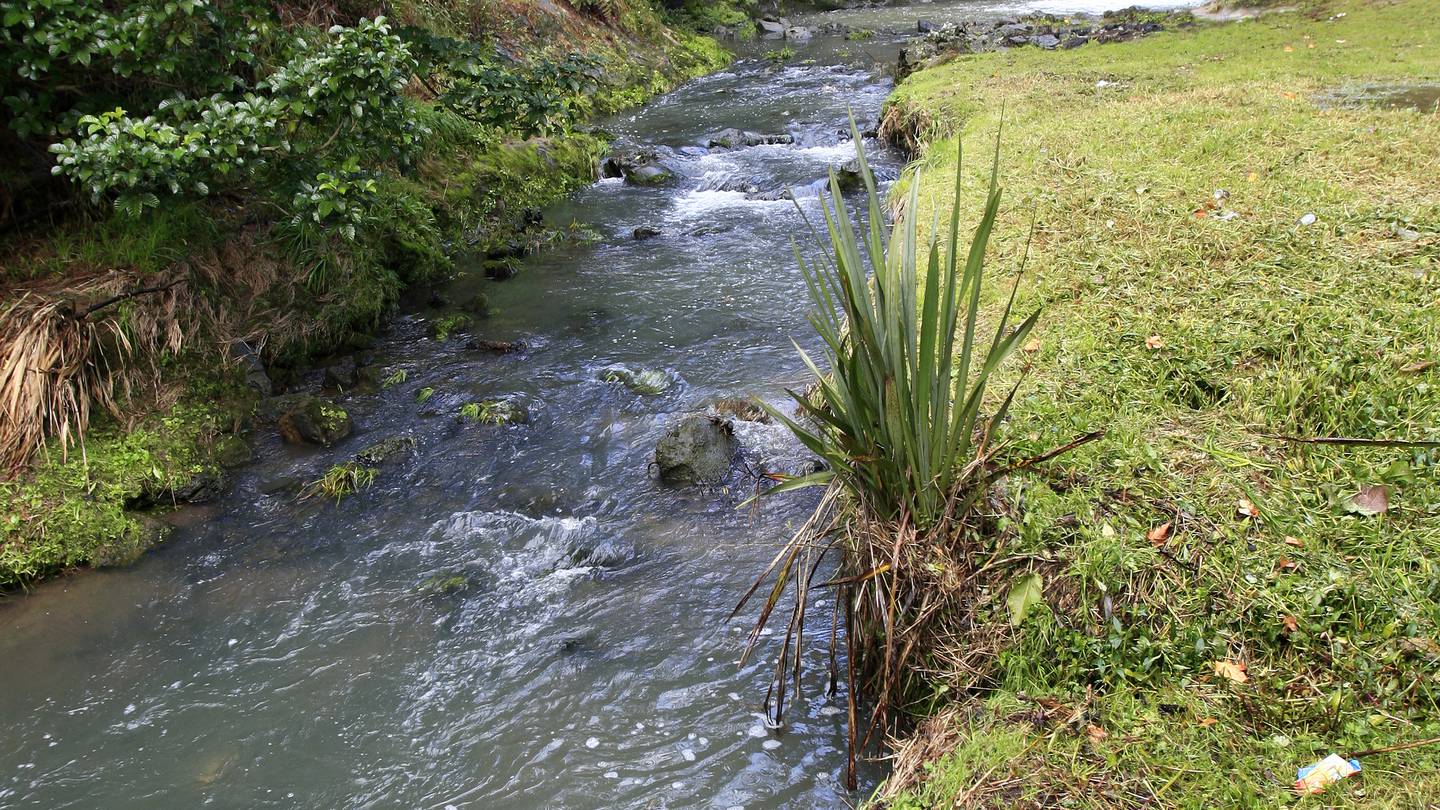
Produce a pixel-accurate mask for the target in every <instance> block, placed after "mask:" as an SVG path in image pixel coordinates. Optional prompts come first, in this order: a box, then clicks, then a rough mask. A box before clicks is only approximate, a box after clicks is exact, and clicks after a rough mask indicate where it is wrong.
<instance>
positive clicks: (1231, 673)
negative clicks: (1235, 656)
mask: <svg viewBox="0 0 1440 810" xmlns="http://www.w3.org/2000/svg"><path fill="white" fill-rule="evenodd" d="M1210 665H1211V666H1212V667H1214V668H1215V674H1216V675H1219V676H1220V677H1222V678H1225V679H1226V680H1229V681H1233V682H1235V683H1249V681H1250V676H1249V675H1248V674H1246V672H1245V663H1244V662H1243V661H1228V660H1226V661H1212V662H1210Z"/></svg>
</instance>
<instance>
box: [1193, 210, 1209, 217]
mask: <svg viewBox="0 0 1440 810" xmlns="http://www.w3.org/2000/svg"><path fill="white" fill-rule="evenodd" d="M1190 213H1192V214H1194V215H1195V218H1196V219H1204V218H1206V217H1208V216H1210V212H1209V211H1206V210H1205V209H1204V208H1196V209H1195V210H1194V211H1191V212H1190Z"/></svg>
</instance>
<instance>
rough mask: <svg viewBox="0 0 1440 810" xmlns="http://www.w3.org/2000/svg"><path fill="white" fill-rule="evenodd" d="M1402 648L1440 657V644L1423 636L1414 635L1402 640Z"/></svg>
mask: <svg viewBox="0 0 1440 810" xmlns="http://www.w3.org/2000/svg"><path fill="white" fill-rule="evenodd" d="M1400 649H1402V650H1405V651H1406V652H1412V653H1420V654H1422V655H1434V656H1437V657H1440V644H1436V643H1435V642H1434V641H1433V640H1431V639H1428V638H1425V637H1423V636H1412V637H1411V638H1407V639H1404V640H1402V641H1401V642H1400Z"/></svg>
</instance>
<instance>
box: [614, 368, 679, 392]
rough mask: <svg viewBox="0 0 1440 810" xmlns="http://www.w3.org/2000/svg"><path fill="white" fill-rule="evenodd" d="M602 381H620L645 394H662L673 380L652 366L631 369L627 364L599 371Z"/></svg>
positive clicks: (632, 389)
mask: <svg viewBox="0 0 1440 810" xmlns="http://www.w3.org/2000/svg"><path fill="white" fill-rule="evenodd" d="M600 379H601V380H602V381H603V382H609V383H620V384H621V385H623V386H625V387H626V388H628V389H630V390H631V391H633V392H635V393H637V394H642V395H646V396H653V395H655V394H663V393H664V392H665V390H666V389H668V388H669V387H670V385H671V383H672V382H673V380H671V379H670V375H668V374H666V373H665V372H663V371H658V370H656V369H653V368H640V369H632V368H629V367H628V366H611V367H609V368H607V369H603V370H602V371H601V372H600Z"/></svg>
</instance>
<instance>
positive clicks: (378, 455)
mask: <svg viewBox="0 0 1440 810" xmlns="http://www.w3.org/2000/svg"><path fill="white" fill-rule="evenodd" d="M414 450H415V437H413V436H391V437H390V438H388V439H381V440H380V441H378V442H375V443H374V444H372V445H370V446H369V447H366V448H365V449H364V450H361V451H360V452H358V453H356V454H355V460H356V461H358V462H360V463H362V464H384V463H385V462H387V461H392V460H394V459H397V458H399V457H401V456H405V455H409V454H410V453H411V452H413V451H414Z"/></svg>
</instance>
